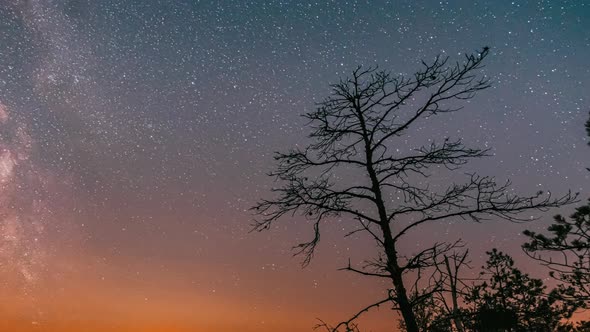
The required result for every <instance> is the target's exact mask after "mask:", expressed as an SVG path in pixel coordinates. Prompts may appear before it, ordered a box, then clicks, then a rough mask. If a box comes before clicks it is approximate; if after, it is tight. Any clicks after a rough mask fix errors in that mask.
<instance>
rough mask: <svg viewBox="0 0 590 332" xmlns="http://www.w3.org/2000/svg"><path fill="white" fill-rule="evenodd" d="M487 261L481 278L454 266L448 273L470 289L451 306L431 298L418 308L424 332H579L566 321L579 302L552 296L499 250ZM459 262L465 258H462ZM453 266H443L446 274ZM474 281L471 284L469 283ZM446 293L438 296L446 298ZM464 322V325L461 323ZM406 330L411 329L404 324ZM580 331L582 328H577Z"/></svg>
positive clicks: (420, 324)
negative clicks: (465, 273)
mask: <svg viewBox="0 0 590 332" xmlns="http://www.w3.org/2000/svg"><path fill="white" fill-rule="evenodd" d="M487 255H488V259H487V262H486V264H485V266H483V267H482V271H481V273H480V276H479V277H478V278H477V279H472V280H468V279H465V278H464V277H461V276H459V269H460V268H463V267H465V266H466V265H465V264H458V265H456V264H452V266H457V267H458V269H456V270H453V272H452V273H451V274H449V275H453V276H455V277H456V280H461V281H462V282H461V283H464V284H465V287H461V289H460V290H459V291H457V292H456V293H455V294H456V297H457V298H458V299H453V300H452V302H453V303H458V304H455V305H454V306H453V307H452V310H451V308H450V306H449V305H448V304H447V302H449V299H448V296H447V297H443V296H436V295H434V296H432V297H430V298H429V299H428V300H426V301H423V302H422V304H421V305H420V306H418V309H415V312H416V317H417V318H418V319H417V321H418V323H419V328H420V331H425V332H454V331H461V332H506V331H514V332H553V331H576V329H575V326H574V325H573V324H569V323H562V321H563V320H564V319H568V318H569V317H571V314H572V313H573V312H574V310H575V309H576V308H577V306H576V303H575V302H572V301H567V300H564V299H562V298H560V297H559V296H557V291H556V290H552V291H549V292H547V289H546V287H545V285H544V284H543V281H542V280H540V279H534V278H531V277H530V276H529V275H527V274H525V273H523V272H521V271H520V270H519V269H518V268H516V267H515V266H514V261H513V259H512V258H511V257H510V256H509V255H507V254H504V253H502V252H500V251H498V250H497V249H493V250H492V251H489V252H487ZM459 257H461V259H460V260H459V262H463V261H464V260H465V257H466V254H464V255H460V256H459ZM447 266H449V264H444V266H443V268H442V269H443V270H444V269H446V267H447ZM467 283H469V284H467ZM444 294H445V291H444V290H443V291H441V292H439V293H438V295H444ZM458 322H459V323H458ZM401 327H402V330H407V329H406V328H405V324H401ZM578 328H579V327H578Z"/></svg>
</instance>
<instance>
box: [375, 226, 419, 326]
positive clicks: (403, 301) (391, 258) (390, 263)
mask: <svg viewBox="0 0 590 332" xmlns="http://www.w3.org/2000/svg"><path fill="white" fill-rule="evenodd" d="M381 229H382V231H383V236H384V239H385V241H384V247H385V253H386V255H387V268H388V269H389V273H391V281H392V283H393V287H394V289H395V295H396V302H397V304H398V305H399V310H400V312H401V313H402V317H403V319H404V323H405V324H406V331H407V332H420V331H419V329H418V324H417V322H416V316H415V315H414V310H413V308H412V306H411V304H410V300H409V299H408V294H407V292H406V287H405V286H404V280H403V278H402V271H401V269H400V267H399V265H398V263H397V252H396V250H395V246H394V243H393V239H392V236H391V229H390V228H389V224H385V225H382V227H381Z"/></svg>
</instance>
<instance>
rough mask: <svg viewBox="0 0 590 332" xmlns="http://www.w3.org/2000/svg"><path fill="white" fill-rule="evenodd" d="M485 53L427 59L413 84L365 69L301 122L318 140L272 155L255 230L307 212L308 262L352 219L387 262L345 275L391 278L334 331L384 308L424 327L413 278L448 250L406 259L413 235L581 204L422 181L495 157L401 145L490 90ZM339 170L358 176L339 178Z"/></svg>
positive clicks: (446, 142) (442, 146) (411, 325)
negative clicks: (420, 127) (405, 244)
mask: <svg viewBox="0 0 590 332" xmlns="http://www.w3.org/2000/svg"><path fill="white" fill-rule="evenodd" d="M488 53H489V49H488V48H487V47H486V48H483V50H481V51H480V52H477V53H476V54H469V55H466V56H465V59H464V61H462V62H457V63H454V64H452V63H449V60H448V58H443V57H440V56H439V57H436V58H435V59H434V60H433V61H432V62H431V63H426V62H422V64H423V67H422V68H421V69H420V70H419V71H418V72H416V73H415V74H414V75H413V76H410V77H404V76H395V75H393V74H391V73H390V72H388V71H383V70H378V69H377V68H363V67H358V68H357V69H356V70H354V71H353V72H352V76H351V77H349V78H346V79H342V80H341V81H340V82H339V83H337V84H334V85H332V93H331V94H330V96H328V97H327V98H326V99H325V100H324V101H322V102H320V103H319V104H318V107H317V109H316V110H314V111H310V112H308V113H306V114H305V115H304V117H305V118H306V119H308V120H309V123H310V126H311V133H310V134H309V138H310V139H311V143H310V144H309V145H307V146H306V147H304V148H296V149H293V150H290V151H288V152H286V153H277V154H276V155H275V160H276V162H277V166H276V169H275V170H274V171H273V172H271V173H270V175H271V176H273V177H276V179H277V180H278V181H279V183H280V184H281V186H279V187H276V188H274V189H272V191H273V193H274V194H275V197H274V198H271V199H264V200H262V201H260V202H259V203H258V204H257V205H256V206H254V207H253V209H254V210H255V211H256V213H257V214H258V215H259V217H258V219H257V220H256V221H255V223H254V230H258V231H260V230H264V229H267V228H269V227H270V226H271V224H272V223H273V222H275V221H277V220H278V219H280V218H281V217H283V216H285V215H297V214H300V215H302V216H305V217H306V218H308V219H309V220H311V221H313V224H314V226H313V229H314V236H313V238H312V239H311V240H310V241H308V242H305V243H301V244H299V245H297V246H296V247H295V248H296V252H297V253H299V254H302V255H303V256H304V259H303V264H304V265H307V264H308V263H309V262H310V260H311V258H312V256H313V254H314V251H315V249H316V246H317V244H318V243H319V241H320V226H322V225H323V224H324V223H325V222H328V221H330V220H332V218H333V217H345V216H348V217H350V218H351V221H355V222H356V223H357V225H358V228H357V229H355V230H354V231H352V232H351V233H356V232H364V233H366V234H368V235H369V236H371V237H372V238H373V239H374V240H375V242H376V243H377V245H378V247H379V251H380V255H379V256H378V257H377V259H374V260H372V261H369V263H368V265H367V266H365V267H360V268H357V267H353V266H348V267H347V268H345V269H346V270H349V271H353V272H356V273H359V274H362V275H365V276H371V277H375V278H386V279H388V280H390V281H391V285H392V288H391V289H389V290H388V291H387V292H386V294H385V296H384V298H383V299H381V300H379V301H376V302H375V303H373V304H370V305H367V306H365V307H364V308H363V309H361V310H359V312H358V313H356V314H354V315H352V317H351V318H350V319H348V320H346V321H343V322H341V323H340V324H336V325H334V326H333V327H331V330H332V331H336V330H338V329H339V328H342V327H347V328H350V327H351V326H353V324H354V321H355V320H356V319H357V318H358V317H359V316H360V315H361V314H362V313H363V312H365V311H368V310H370V309H371V308H374V307H377V306H380V305H388V306H392V307H393V308H395V309H396V310H399V311H400V312H401V316H402V317H403V320H404V322H405V325H406V328H407V331H409V332H417V331H418V330H419V329H418V326H417V323H416V317H415V313H414V310H413V308H414V306H416V305H417V304H418V303H419V302H420V301H422V300H423V299H425V298H426V297H427V295H428V294H423V296H421V297H418V298H413V299H410V297H409V290H408V288H407V287H408V280H407V279H409V278H410V277H411V278H416V275H415V274H416V273H418V272H420V271H421V270H424V269H425V268H428V267H432V262H433V259H434V258H435V256H436V255H438V253H440V252H441V250H440V249H441V248H440V244H435V245H434V246H432V247H430V248H427V249H424V250H423V251H421V252H419V253H417V254H413V255H410V256H404V255H403V254H402V253H400V252H399V251H398V247H399V245H398V244H399V241H400V240H401V239H402V238H404V237H405V236H407V235H408V234H411V232H412V231H414V230H416V229H418V228H421V227H427V225H428V224H430V223H433V222H437V221H441V220H451V219H465V220H471V221H475V222H481V221H483V220H485V219H486V218H490V217H495V218H501V219H505V220H510V221H524V220H529V219H528V218H521V217H520V213H521V212H523V211H530V210H541V211H544V210H546V209H548V208H552V207H557V206H561V205H563V204H567V203H569V202H571V201H572V200H573V199H574V197H572V195H571V194H570V193H567V194H565V195H563V196H560V197H557V198H554V197H552V196H551V195H550V194H544V193H542V192H538V193H536V194H534V195H531V196H518V195H514V194H511V193H509V191H508V189H509V185H510V183H508V182H506V183H503V184H502V183H501V184H498V183H497V182H496V181H495V179H494V178H492V177H488V176H479V175H477V174H470V175H468V176H467V180H466V182H464V183H459V184H457V183H453V184H451V185H449V186H448V187H446V188H444V189H442V190H439V191H436V190H433V189H431V188H429V186H428V185H427V184H425V183H424V182H425V181H424V178H426V177H428V176H429V175H430V174H431V173H432V171H431V169H432V168H436V169H439V168H441V167H443V168H446V169H449V170H456V169H458V168H459V167H460V166H462V165H464V164H465V163H467V162H468V161H469V160H470V159H474V158H481V157H484V156H487V155H488V150H486V149H478V148H468V147H466V146H465V145H464V144H463V142H462V141H461V139H456V140H452V139H450V138H445V139H443V140H442V141H440V142H436V141H431V143H430V144H428V145H426V146H422V147H419V148H417V149H415V150H412V151H410V152H407V153H404V152H402V151H397V150H396V149H395V148H394V146H395V145H394V144H397V145H398V146H402V145H404V146H405V145H407V144H408V143H404V141H403V140H402V137H403V136H404V135H405V134H407V132H408V130H409V128H411V127H412V126H414V125H417V124H419V122H420V121H422V120H424V119H426V118H429V117H431V116H434V115H439V114H447V113H450V112H454V111H457V110H459V109H461V107H459V106H456V105H457V103H458V102H461V101H464V100H467V99H470V98H472V97H473V96H474V95H475V94H476V93H477V92H479V91H481V90H484V89H486V88H488V87H489V86H490V84H489V82H488V80H487V79H486V78H485V77H484V76H481V75H478V74H477V73H478V72H479V71H480V69H481V68H482V61H483V60H484V59H485V58H486V56H487V55H488ZM337 171H340V172H342V173H339V174H357V175H361V176H354V177H352V176H350V177H349V178H346V179H342V178H343V177H344V176H343V175H340V178H341V179H338V177H337V176H336V175H335V174H336V172H337ZM396 196H399V197H400V199H395V197H396ZM443 251H444V250H443ZM324 327H326V326H324Z"/></svg>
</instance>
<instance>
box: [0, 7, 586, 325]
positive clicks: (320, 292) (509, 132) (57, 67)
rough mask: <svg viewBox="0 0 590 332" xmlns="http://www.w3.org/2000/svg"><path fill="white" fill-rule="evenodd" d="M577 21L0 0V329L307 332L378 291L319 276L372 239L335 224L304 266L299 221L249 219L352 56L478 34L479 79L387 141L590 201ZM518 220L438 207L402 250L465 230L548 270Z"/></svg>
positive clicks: (385, 60)
mask: <svg viewBox="0 0 590 332" xmlns="http://www.w3.org/2000/svg"><path fill="white" fill-rule="evenodd" d="M589 18H590V8H589V6H588V5H587V4H586V3H585V2H584V1H539V2H535V3H521V2H518V1H514V2H509V1H508V2H498V1H478V2H473V1H453V2H446V1H442V2H441V1H436V2H416V1H381V0H379V1H326V2H308V1H291V2H288V1H287V2H285V1H258V0H255V1H241V0H239V1H238V0H236V1H232V0H228V1H188V0H187V1H183V0H180V1H155V0H154V1H139V0H137V1H135V0H129V1H121V0H104V1H89V0H28V1H27V0H22V1H20V0H5V1H0V236H1V242H0V293H1V292H2V291H4V292H5V293H6V294H8V297H9V298H10V299H11V300H10V301H6V303H0V330H1V329H7V330H11V331H20V330H22V331H29V330H30V328H41V330H42V331H60V332H61V331H94V330H96V331H102V330H109V331H159V330H158V328H159V329H161V330H165V331H199V330H203V331H233V330H236V329H238V328H239V329H240V330H242V331H271V330H282V331H307V330H309V327H311V326H313V325H314V323H315V317H318V316H319V317H322V318H325V319H327V320H332V319H334V320H336V319H338V318H343V317H344V316H346V315H348V314H349V313H351V312H354V310H355V309H358V307H359V304H362V303H365V302H367V303H368V301H371V300H372V299H374V298H375V297H376V296H379V294H381V292H382V291H383V289H384V285H382V284H380V283H374V284H372V283H369V284H368V283H366V282H364V281H363V280H362V279H359V278H356V277H354V276H350V275H347V274H345V273H339V272H337V271H336V269H337V268H339V267H341V266H342V265H343V264H345V263H346V262H347V261H348V258H349V257H350V258H351V259H352V260H353V261H355V260H356V261H360V260H361V259H362V258H366V257H369V256H371V255H372V254H374V247H373V246H372V244H371V242H370V241H368V240H367V239H363V238H356V239H355V238H347V239H343V238H342V235H343V234H344V233H345V232H346V231H347V230H349V227H351V225H350V224H349V223H348V221H347V220H334V221H333V222H332V223H331V226H332V228H330V229H331V230H332V231H333V232H331V233H329V232H326V234H324V235H323V237H322V241H323V242H322V244H321V246H320V247H319V248H318V255H317V256H316V260H315V261H314V262H313V263H312V264H311V266H310V267H309V268H307V269H305V270H301V269H300V267H299V265H298V263H299V261H298V260H297V259H293V258H291V254H292V251H291V246H292V245H294V244H296V243H299V242H300V240H302V239H306V238H307V237H309V236H310V234H311V229H310V225H308V224H307V223H306V222H305V221H303V220H299V219H296V218H295V219H293V220H285V222H284V223H282V224H280V225H279V226H277V228H276V229H272V230H270V231H269V232H267V233H262V234H253V233H248V232H249V230H250V223H251V219H252V216H251V214H250V213H249V212H248V208H249V207H251V206H252V205H253V204H254V202H255V201H256V200H257V199H258V198H261V197H265V196H267V195H268V194H269V192H268V191H269V188H270V187H271V186H272V185H273V183H272V179H269V178H267V177H266V176H265V174H266V172H268V171H269V170H270V169H271V163H272V152H273V151H275V150H283V151H284V150H287V149H289V148H291V147H294V146H296V145H299V146H303V145H304V144H305V143H306V142H307V141H306V139H305V133H306V132H307V131H306V130H307V129H306V127H305V121H304V120H303V119H302V118H301V117H300V116H299V115H300V114H301V113H302V112H304V111H306V110H310V109H312V108H313V107H315V103H316V102H317V101H319V100H321V99H322V98H324V97H325V96H326V95H327V93H329V85H330V84H331V83H334V82H337V81H338V80H339V79H340V77H343V76H344V75H347V74H348V73H350V71H351V70H352V69H354V68H356V66H358V65H366V66H367V65H379V66H380V67H381V68H385V69H391V70H392V71H393V72H394V73H401V74H411V73H412V72H413V71H414V70H415V69H418V68H419V65H420V60H421V59H426V60H428V59H432V58H433V57H434V56H436V55H437V54H442V55H445V56H450V57H451V59H453V60H455V59H460V58H461V57H463V55H464V54H465V53H467V52H473V51H474V50H476V49H481V47H483V46H486V45H487V46H489V47H490V48H491V54H490V56H489V62H488V63H487V64H486V67H485V69H484V71H485V74H486V75H487V76H488V77H490V78H491V80H492V85H493V88H492V89H489V90H487V91H484V92H482V93H481V94H480V95H478V96H477V98H476V99H474V100H472V101H471V102H467V103H466V104H465V109H464V110H462V111H461V112H458V113H456V114H453V115H450V116H448V117H433V118H432V119H429V121H427V122H425V123H421V124H420V125H418V126H416V127H415V128H414V130H413V131H409V132H408V136H407V141H406V143H405V146H403V147H400V149H412V148H416V147H418V146H417V142H419V141H421V140H427V139H429V138H432V139H437V140H438V139H439V138H442V137H446V136H449V137H451V138H463V139H464V141H465V142H466V143H468V145H469V146H479V147H490V148H491V149H492V150H491V151H492V152H493V154H494V156H493V157H490V158H487V159H486V160H484V161H480V162H475V163H473V164H471V165H469V166H468V167H467V168H466V169H465V171H466V172H467V171H478V172H481V173H483V174H486V175H493V176H497V177H498V179H499V180H500V182H502V181H503V180H505V179H507V178H510V179H512V181H513V183H514V185H515V190H517V191H519V192H525V193H526V192H535V191H537V190H541V189H542V190H550V191H552V192H559V193H561V192H565V191H567V190H569V189H571V190H573V191H574V192H581V194H582V196H583V197H586V196H588V192H589V185H588V180H589V179H588V175H589V174H588V172H587V171H586V170H585V167H587V166H588V165H590V151H589V150H588V147H587V145H586V135H585V133H584V128H583V123H584V121H585V120H586V119H587V117H588V112H589V111H590V102H589V100H588V97H587V91H588V83H589V82H590V69H589V68H588V65H587V61H588V59H589V58H590V35H589V34H588V33H587V32H588V31H589V29H590V21H589ZM449 180H451V179H447V178H443V179H440V178H439V179H436V180H434V179H433V180H432V181H433V182H435V181H439V182H445V181H449ZM555 212H556V211H555ZM551 214H552V213H550V215H551ZM549 219H550V217H549V216H548V218H546V220H545V221H541V222H540V223H538V224H535V225H531V226H530V227H531V228H534V229H542V228H543V227H544V226H546V223H547V222H548V220H549ZM459 229H460V231H458V230H459ZM522 229H523V226H522V225H502V227H498V223H496V222H494V221H491V222H490V223H487V224H482V225H463V226H461V228H457V225H456V224H453V223H451V222H441V223H440V224H438V225H436V226H435V227H433V228H432V229H431V230H430V232H428V234H426V233H425V234H420V236H416V237H415V238H412V239H411V241H409V242H408V243H406V244H405V247H404V248H403V249H404V250H407V251H412V250H417V248H419V246H420V245H423V244H425V243H429V241H431V240H432V239H439V238H447V237H448V238H449V239H454V238H456V237H457V235H460V236H461V237H462V238H463V239H464V240H466V241H467V243H468V245H469V246H470V248H472V253H473V256H474V258H475V259H477V258H478V257H479V256H481V255H482V254H483V252H485V250H488V249H490V248H491V247H492V246H497V247H499V248H500V249H503V250H507V251H512V252H514V253H515V257H516V258H517V260H518V262H519V263H520V262H521V263H523V265H524V266H525V267H526V268H527V269H529V270H530V271H531V272H533V273H535V274H537V275H544V271H543V270H542V269H540V268H538V267H536V266H535V265H534V263H531V262H528V263H527V261H526V259H525V258H524V257H521V256H522V255H521V254H520V249H519V246H520V243H521V242H522V241H523V239H522V237H521V236H520V232H521V231H522ZM342 289H348V290H350V291H349V292H342V291H341V290H342ZM3 294H4V293H3ZM80 294H82V295H80ZM195 308H199V310H195ZM387 314H388V312H384V311H383V312H381V313H377V314H375V316H370V319H369V322H368V323H367V324H368V325H367V326H368V327H369V328H374V329H375V330H381V329H384V327H390V326H391V323H390V321H389V319H390V318H389V316H388V315H387ZM3 316H6V317H3ZM4 318H6V319H4ZM33 323H34V324H33ZM2 324H8V325H2ZM11 324H12V325H11ZM32 326H33V327H32ZM148 327H149V328H151V330H150V329H148Z"/></svg>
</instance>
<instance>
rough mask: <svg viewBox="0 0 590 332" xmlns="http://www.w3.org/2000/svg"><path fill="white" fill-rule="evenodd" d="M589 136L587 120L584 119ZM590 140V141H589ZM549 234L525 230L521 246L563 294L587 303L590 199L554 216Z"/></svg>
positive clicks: (589, 299) (589, 296)
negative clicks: (546, 271) (558, 284)
mask: <svg viewBox="0 0 590 332" xmlns="http://www.w3.org/2000/svg"><path fill="white" fill-rule="evenodd" d="M585 128H586V133H587V135H588V136H590V120H588V121H587V122H586V123H585ZM589 144H590V142H589ZM553 220H554V223H553V224H551V225H550V226H549V227H548V228H547V231H548V232H549V235H544V234H540V233H536V232H533V231H530V230H526V231H524V235H525V236H527V237H528V239H529V242H527V243H525V244H524V245H523V249H524V251H525V253H526V254H527V255H529V257H532V258H533V259H535V260H537V261H539V262H541V264H543V265H545V266H547V267H548V268H549V269H550V270H551V271H550V275H551V277H553V278H555V279H557V280H559V281H561V282H563V284H562V285H561V286H560V293H561V295H562V296H563V297H565V298H569V299H576V300H578V301H580V302H581V304H584V305H586V306H587V305H588V304H590V203H587V204H585V205H582V206H580V207H578V208H576V211H575V212H574V213H573V214H572V215H571V216H570V217H569V218H565V217H563V216H561V215H557V216H555V217H554V219H553Z"/></svg>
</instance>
